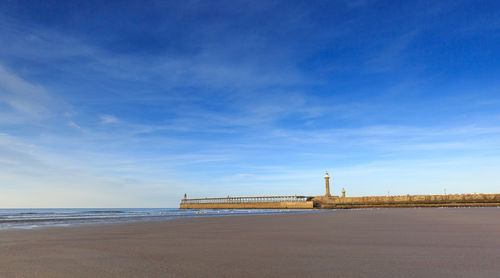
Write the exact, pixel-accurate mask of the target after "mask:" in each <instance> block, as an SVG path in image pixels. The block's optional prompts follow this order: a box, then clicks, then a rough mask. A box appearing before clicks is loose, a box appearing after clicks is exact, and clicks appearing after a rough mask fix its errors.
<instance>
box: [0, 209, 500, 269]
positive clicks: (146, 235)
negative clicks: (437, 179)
mask: <svg viewBox="0 0 500 278" xmlns="http://www.w3.org/2000/svg"><path fill="white" fill-rule="evenodd" d="M0 277H2V278H10V277H51V278H56V277H65V278H66V277H189V278H193V277H231V278H233V277H500V209H499V208H460V209H452V208H448V209H439V208H421V209H376V210H345V211H327V212H321V213H311V214H288V215H259V216H231V217H213V218H198V219H178V220H171V221H165V222H146V223H127V224H108V225H87V226H79V227H67V228H44V229H38V230H9V231H0Z"/></svg>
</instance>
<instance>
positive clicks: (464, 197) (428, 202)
mask: <svg viewBox="0 0 500 278" xmlns="http://www.w3.org/2000/svg"><path fill="white" fill-rule="evenodd" d="M324 179H325V189H326V192H325V195H323V196H316V197H314V196H297V195H293V196H257V197H250V196H247V197H244V196H242V197H229V196H228V197H224V198H198V199H188V198H187V194H184V198H183V199H182V200H181V204H180V208H181V209H313V208H316V209H350V208H390V207H497V206H500V194H476V193H474V194H445V195H399V196H366V197H346V194H345V193H346V192H345V189H344V188H342V195H341V196H332V195H331V194H330V175H328V172H326V173H325V176H324Z"/></svg>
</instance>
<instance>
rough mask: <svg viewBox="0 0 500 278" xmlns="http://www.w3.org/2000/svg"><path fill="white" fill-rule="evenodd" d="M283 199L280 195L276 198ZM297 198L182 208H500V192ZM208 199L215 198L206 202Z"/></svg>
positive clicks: (215, 202) (195, 204)
mask: <svg viewBox="0 0 500 278" xmlns="http://www.w3.org/2000/svg"><path fill="white" fill-rule="evenodd" d="M273 198H279V197H273ZM301 198H302V199H301V200H295V201H276V200H274V201H273V200H269V199H266V197H249V198H230V199H231V200H229V201H228V200H227V199H224V198H213V199H192V200H202V201H196V202H190V199H184V200H183V201H182V202H181V204H180V208H181V209H313V208H317V209H351V208H391V207H497V206H500V194H449V195H400V196H366V197H339V196H316V197H301ZM204 200H211V201H210V202H205V201H204Z"/></svg>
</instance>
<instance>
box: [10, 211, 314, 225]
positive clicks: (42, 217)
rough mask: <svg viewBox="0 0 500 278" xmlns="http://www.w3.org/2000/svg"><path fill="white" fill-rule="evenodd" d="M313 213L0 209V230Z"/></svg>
mask: <svg viewBox="0 0 500 278" xmlns="http://www.w3.org/2000/svg"><path fill="white" fill-rule="evenodd" d="M312 211H313V210H279V209H276V210H272V209H271V210H270V209H267V210H259V209H252V210H245V209H216V210H185V209H182V210H181V209H175V208H116V209H113V208H91V209H89V208H83V209H76V208H75V209H0V230H6V229H34V228H40V227H51V226H71V225H81V224H92V223H118V222H137V221H164V220H170V219H175V218H188V217H214V216H229V215H257V214H284V213H304V212H312Z"/></svg>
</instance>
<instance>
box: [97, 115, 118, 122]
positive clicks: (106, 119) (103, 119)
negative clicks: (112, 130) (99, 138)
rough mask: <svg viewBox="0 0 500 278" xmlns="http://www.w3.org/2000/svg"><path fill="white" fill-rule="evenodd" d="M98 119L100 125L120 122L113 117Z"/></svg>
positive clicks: (104, 116)
mask: <svg viewBox="0 0 500 278" xmlns="http://www.w3.org/2000/svg"><path fill="white" fill-rule="evenodd" d="M99 118H100V119H101V123H102V124H116V123H119V122H120V121H119V120H118V118H116V117H115V116H113V115H101V116H100V117H99Z"/></svg>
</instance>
